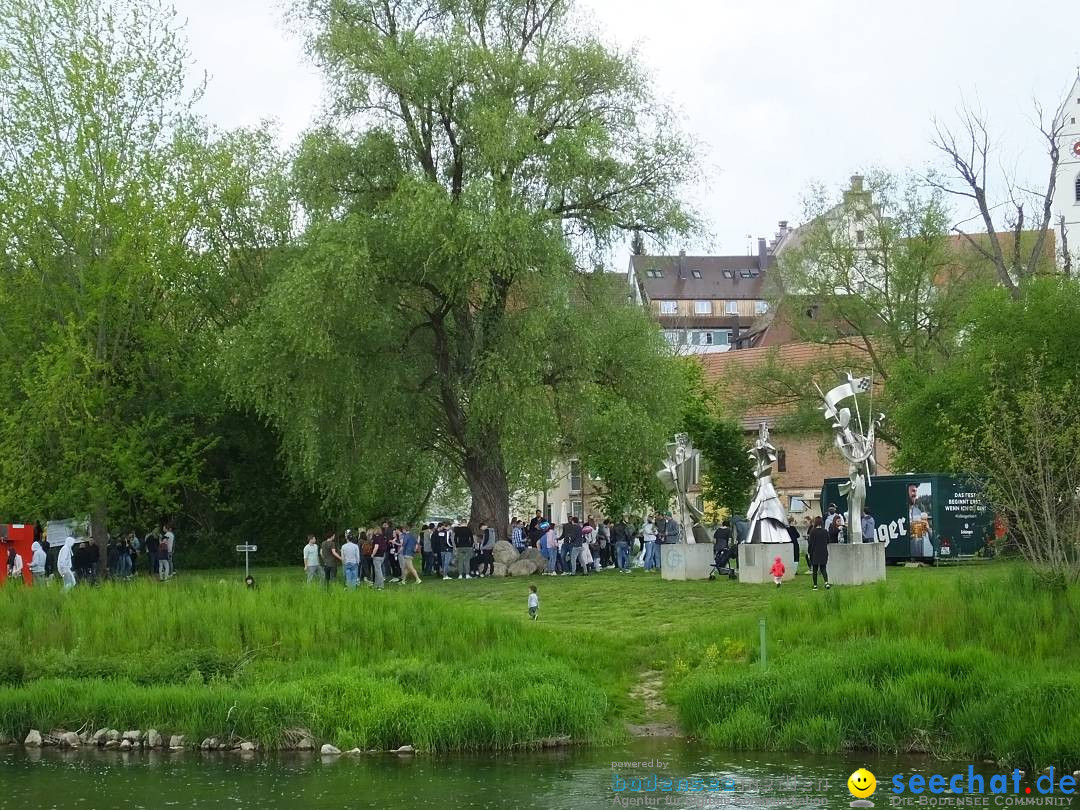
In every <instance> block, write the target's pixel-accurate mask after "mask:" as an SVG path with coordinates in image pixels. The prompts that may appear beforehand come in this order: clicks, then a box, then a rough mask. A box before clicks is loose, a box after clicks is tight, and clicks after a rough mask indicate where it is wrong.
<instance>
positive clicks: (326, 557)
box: [319, 532, 341, 588]
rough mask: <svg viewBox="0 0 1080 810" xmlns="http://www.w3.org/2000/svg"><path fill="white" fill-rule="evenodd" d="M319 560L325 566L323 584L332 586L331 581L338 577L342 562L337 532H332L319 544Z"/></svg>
mask: <svg viewBox="0 0 1080 810" xmlns="http://www.w3.org/2000/svg"><path fill="white" fill-rule="evenodd" d="M319 561H320V562H321V563H322V568H323V584H324V585H326V587H328V588H329V587H330V583H331V582H332V581H333V580H335V579H337V570H338V566H339V565H340V564H341V551H340V550H339V549H338V542H337V532H330V534H328V535H326V539H325V540H323V541H322V545H321V546H319Z"/></svg>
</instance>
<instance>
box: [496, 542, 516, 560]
mask: <svg viewBox="0 0 1080 810" xmlns="http://www.w3.org/2000/svg"><path fill="white" fill-rule="evenodd" d="M491 555H492V556H493V557H494V558H495V562H497V563H502V564H503V565H510V563H512V562H515V561H516V560H517V558H518V553H517V549H516V548H514V546H513V545H512V544H511V543H508V542H506V541H505V540H500V541H499V542H498V543H496V544H495V548H494V549H492V551H491Z"/></svg>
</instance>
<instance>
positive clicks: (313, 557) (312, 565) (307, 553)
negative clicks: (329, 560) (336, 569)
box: [304, 534, 322, 584]
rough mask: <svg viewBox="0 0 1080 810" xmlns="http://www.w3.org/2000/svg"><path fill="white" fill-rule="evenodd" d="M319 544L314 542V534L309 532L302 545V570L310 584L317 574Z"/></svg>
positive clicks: (319, 568) (319, 569) (318, 570)
mask: <svg viewBox="0 0 1080 810" xmlns="http://www.w3.org/2000/svg"><path fill="white" fill-rule="evenodd" d="M321 570H322V569H321V567H320V566H319V544H318V543H317V542H315V535H313V534H309V535H308V539H307V545H306V546H304V571H306V572H307V581H308V584H311V583H312V582H314V581H315V580H316V578H317V577H318V576H319V572H320V571H321Z"/></svg>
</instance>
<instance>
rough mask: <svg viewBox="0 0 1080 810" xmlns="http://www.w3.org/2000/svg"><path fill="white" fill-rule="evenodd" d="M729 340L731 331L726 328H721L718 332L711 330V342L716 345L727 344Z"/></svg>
mask: <svg viewBox="0 0 1080 810" xmlns="http://www.w3.org/2000/svg"><path fill="white" fill-rule="evenodd" d="M730 342H731V332H729V331H727V330H726V329H722V330H721V331H719V332H713V343H714V344H716V345H717V346H727V345H728V344H729V343H730Z"/></svg>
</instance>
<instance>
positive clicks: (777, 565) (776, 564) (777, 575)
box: [769, 557, 787, 588]
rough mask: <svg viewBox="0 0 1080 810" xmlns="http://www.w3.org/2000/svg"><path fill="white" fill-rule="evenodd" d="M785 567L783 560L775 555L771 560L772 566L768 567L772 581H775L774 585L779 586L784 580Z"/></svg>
mask: <svg viewBox="0 0 1080 810" xmlns="http://www.w3.org/2000/svg"><path fill="white" fill-rule="evenodd" d="M786 570H787V569H786V568H784V561H783V560H781V559H780V558H779V557H777V558H776V559H775V560H773V564H772V568H770V569H769V573H770V574H772V579H773V582H775V583H776V587H777V588H779V587H780V583H781V582H783V581H784V572H785V571H786Z"/></svg>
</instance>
